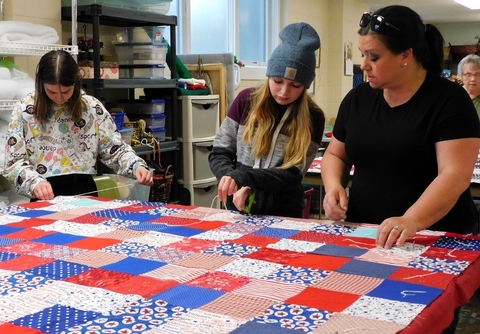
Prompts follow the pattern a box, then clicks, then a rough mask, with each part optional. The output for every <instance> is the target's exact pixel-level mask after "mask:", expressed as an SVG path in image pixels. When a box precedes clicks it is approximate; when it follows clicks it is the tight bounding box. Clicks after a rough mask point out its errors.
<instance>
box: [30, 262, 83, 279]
mask: <svg viewBox="0 0 480 334" xmlns="http://www.w3.org/2000/svg"><path fill="white" fill-rule="evenodd" d="M90 269H92V268H91V267H89V266H85V265H82V264H78V263H73V262H67V261H62V260H57V261H54V262H51V263H47V264H43V265H41V266H38V267H35V268H31V269H28V270H25V271H23V273H26V274H27V275H36V276H42V277H46V278H51V279H54V280H64V279H66V278H69V277H72V276H76V275H79V274H81V273H83V272H85V271H87V270H90Z"/></svg>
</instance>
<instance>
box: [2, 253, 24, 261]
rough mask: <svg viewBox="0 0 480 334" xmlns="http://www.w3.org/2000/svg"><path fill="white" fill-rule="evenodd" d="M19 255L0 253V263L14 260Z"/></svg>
mask: <svg viewBox="0 0 480 334" xmlns="http://www.w3.org/2000/svg"><path fill="white" fill-rule="evenodd" d="M20 255H21V254H16V253H9V252H0V262H5V261H8V260H12V259H16V258H17V257H19V256H20Z"/></svg>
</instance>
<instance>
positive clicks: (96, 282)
mask: <svg viewBox="0 0 480 334" xmlns="http://www.w3.org/2000/svg"><path fill="white" fill-rule="evenodd" d="M132 277H134V276H133V275H131V274H126V273H119V272H116V271H111V270H105V269H99V268H94V269H91V270H87V271H85V272H83V273H81V274H79V275H76V276H72V277H69V278H67V279H65V282H70V283H74V284H80V285H84V286H94V287H96V288H104V289H108V290H112V287H115V286H117V285H119V284H121V283H122V282H125V281H128V280H129V279H131V278H132Z"/></svg>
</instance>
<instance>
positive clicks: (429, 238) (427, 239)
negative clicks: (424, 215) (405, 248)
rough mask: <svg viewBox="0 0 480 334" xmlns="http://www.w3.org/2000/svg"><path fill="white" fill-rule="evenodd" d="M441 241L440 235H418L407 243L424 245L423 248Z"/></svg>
mask: <svg viewBox="0 0 480 334" xmlns="http://www.w3.org/2000/svg"><path fill="white" fill-rule="evenodd" d="M438 239H440V236H439V235H422V234H417V235H416V236H414V237H413V238H408V239H407V240H406V242H411V243H413V244H417V245H422V246H431V245H433V244H434V243H436V242H437V241H438Z"/></svg>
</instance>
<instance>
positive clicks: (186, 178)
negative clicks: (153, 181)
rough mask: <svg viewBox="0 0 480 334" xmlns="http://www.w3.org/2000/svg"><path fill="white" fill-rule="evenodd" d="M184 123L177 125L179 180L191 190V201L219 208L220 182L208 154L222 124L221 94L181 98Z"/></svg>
mask: <svg viewBox="0 0 480 334" xmlns="http://www.w3.org/2000/svg"><path fill="white" fill-rule="evenodd" d="M178 99H179V104H180V109H178V110H181V114H180V116H181V121H180V122H179V124H181V126H180V128H179V129H178V132H179V135H178V138H179V141H180V147H181V150H182V156H183V159H182V166H181V168H180V170H181V171H182V175H181V176H180V177H179V183H180V184H182V185H183V187H184V189H185V190H186V192H188V197H189V201H187V202H189V203H185V204H190V205H196V206H203V207H212V206H213V207H214V208H219V207H220V203H219V201H218V200H217V199H216V198H215V197H216V196H217V190H218V182H217V179H216V178H215V176H214V175H213V173H212V171H211V170H210V165H209V163H208V155H209V153H210V152H211V150H212V147H213V140H214V139H215V135H216V134H217V132H218V127H219V114H220V113H219V97H218V95H201V96H181V97H179V98H178Z"/></svg>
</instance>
